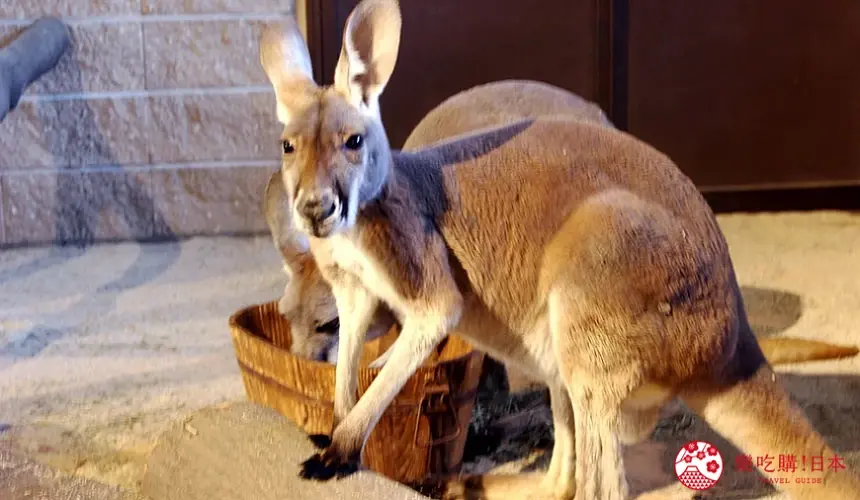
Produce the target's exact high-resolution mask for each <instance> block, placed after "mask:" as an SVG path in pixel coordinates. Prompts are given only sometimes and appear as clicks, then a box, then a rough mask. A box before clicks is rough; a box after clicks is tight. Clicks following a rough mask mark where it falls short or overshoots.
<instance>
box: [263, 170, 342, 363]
mask: <svg viewBox="0 0 860 500" xmlns="http://www.w3.org/2000/svg"><path fill="white" fill-rule="evenodd" d="M290 205H291V203H290V201H289V198H288V197H287V196H286V193H285V192H284V183H283V181H282V180H281V175H280V174H279V173H277V172H276V173H275V174H273V175H272V176H271V177H270V178H269V182H268V184H267V185H266V191H265V195H264V207H263V213H264V214H265V218H266V223H267V224H268V226H269V230H270V232H271V235H272V240H273V242H274V244H275V248H277V249H278V251H279V252H280V254H281V259H282V260H283V263H284V271H285V272H286V274H287V284H286V286H285V287H284V295H283V296H282V297H281V300H280V301H279V302H278V312H279V313H280V314H281V315H282V316H284V318H286V319H287V321H289V322H290V330H291V335H290V337H291V339H292V342H291V345H290V351H291V352H293V353H294V354H296V355H297V356H301V357H304V358H309V359H314V360H318V361H322V360H325V359H326V358H327V356H328V354H329V351H331V350H332V348H333V347H334V346H335V344H336V343H337V334H338V331H339V324H338V323H339V322H338V311H337V304H336V302H335V299H334V294H333V293H332V291H331V287H330V286H329V284H328V282H326V280H325V279H324V278H323V276H322V273H321V272H320V270H319V267H318V266H317V265H316V262H315V261H314V259H313V256H312V255H311V253H310V250H309V247H308V241H307V238H306V237H305V236H304V235H303V234H301V233H299V232H297V231H295V229H294V228H293V224H292V217H291V214H292V212H291V209H290Z"/></svg>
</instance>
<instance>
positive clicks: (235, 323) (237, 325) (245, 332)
mask: <svg viewBox="0 0 860 500" xmlns="http://www.w3.org/2000/svg"><path fill="white" fill-rule="evenodd" d="M277 302H278V301H277V300H274V301H268V302H262V303H256V304H250V305H247V306H245V307H243V308H241V309H239V310H237V311H235V312H234V313H233V314H231V315H230V318H229V319H228V325H229V327H230V329H231V330H233V331H234V332H237V333H239V334H241V335H242V336H244V337H247V338H251V339H254V340H256V341H258V342H262V343H263V344H265V345H266V348H268V349H271V350H273V351H275V352H277V353H278V354H281V355H284V356H286V357H288V358H292V359H295V360H297V361H299V362H300V363H302V364H308V365H310V366H316V367H318V368H322V369H335V366H336V365H334V364H332V363H328V362H326V361H318V360H315V359H310V358H304V357H301V356H297V355H295V354H293V353H292V352H291V351H290V350H289V349H285V348H283V347H280V346H277V345H275V344H274V343H273V342H271V341H270V340H269V339H267V338H265V337H263V336H261V335H256V334H254V332H252V331H251V330H250V329H248V328H247V327H246V326H245V325H243V324H242V321H241V318H243V317H245V316H247V315H249V314H251V313H253V312H254V310H257V309H261V308H263V307H267V306H268V307H271V306H273V305H274V306H275V307H277ZM285 321H286V320H285ZM452 334H453V332H452ZM452 334H448V335H447V336H446V337H445V338H444V339H442V341H440V344H441V343H442V342H447V341H448V340H449V337H451V335H452ZM461 342H463V343H465V344H466V345H468V346H469V350H468V351H467V352H465V353H463V354H460V355H458V356H453V357H449V358H441V357H440V359H439V360H438V361H437V362H435V363H433V365H431V366H425V365H422V366H420V367H419V368H418V369H417V370H416V371H415V374H416V375H417V374H421V373H429V372H431V371H433V370H435V367H436V366H439V365H444V364H449V363H457V362H465V361H467V360H468V359H469V358H472V357H475V356H482V355H483V354H484V353H483V352H482V351H480V350H479V349H477V348H476V347H475V346H474V345H472V343H471V342H468V341H467V340H465V339H462V340H461ZM239 354H240V353H239V352H238V350H237V352H236V356H237V358H238V356H239ZM381 370H382V368H370V367H369V366H363V367H360V368H359V373H362V374H364V375H372V376H374V377H375V376H377V375H379V372H380V371H381Z"/></svg>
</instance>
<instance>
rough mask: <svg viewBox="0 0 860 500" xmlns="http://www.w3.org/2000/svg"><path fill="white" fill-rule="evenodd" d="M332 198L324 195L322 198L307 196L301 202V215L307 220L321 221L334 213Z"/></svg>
mask: <svg viewBox="0 0 860 500" xmlns="http://www.w3.org/2000/svg"><path fill="white" fill-rule="evenodd" d="M334 208H335V203H334V196H332V195H329V194H324V195H322V196H309V197H307V198H305V199H304V200H303V201H302V206H301V213H302V215H303V216H305V217H306V218H307V219H308V220H312V221H321V220H325V219H326V218H328V217H330V216H331V214H333V213H334Z"/></svg>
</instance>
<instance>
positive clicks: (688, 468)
mask: <svg viewBox="0 0 860 500" xmlns="http://www.w3.org/2000/svg"><path fill="white" fill-rule="evenodd" d="M675 475H676V476H678V481H680V482H681V484H683V485H684V486H686V487H687V488H690V489H691V490H697V491H702V490H707V489H709V488H712V487H713V486H714V485H715V484H717V481H719V480H720V476H722V475H723V456H722V455H720V451H719V450H718V449H717V447H716V446H714V445H712V444H711V443H708V442H706V441H690V442H689V443H687V444H685V445H684V447H683V448H681V449H680V451H678V456H677V457H675Z"/></svg>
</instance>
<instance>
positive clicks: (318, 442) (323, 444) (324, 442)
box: [308, 434, 331, 450]
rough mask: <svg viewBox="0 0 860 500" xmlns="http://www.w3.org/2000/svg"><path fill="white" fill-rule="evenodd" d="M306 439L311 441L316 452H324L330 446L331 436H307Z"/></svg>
mask: <svg viewBox="0 0 860 500" xmlns="http://www.w3.org/2000/svg"><path fill="white" fill-rule="evenodd" d="M308 439H310V440H311V443H313V444H314V446H316V448H317V449H318V450H324V449H326V448H328V447H329V446H331V436H329V435H326V434H311V435H310V436H308Z"/></svg>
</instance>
